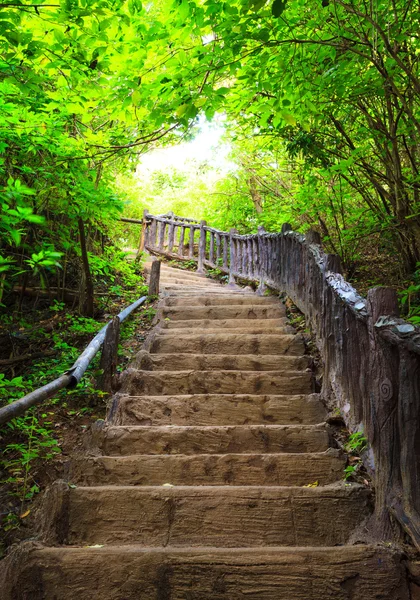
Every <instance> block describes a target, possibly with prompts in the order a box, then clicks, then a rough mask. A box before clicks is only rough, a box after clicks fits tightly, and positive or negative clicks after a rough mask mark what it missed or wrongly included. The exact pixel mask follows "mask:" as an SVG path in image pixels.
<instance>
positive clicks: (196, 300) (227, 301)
mask: <svg viewBox="0 0 420 600" xmlns="http://www.w3.org/2000/svg"><path fill="white" fill-rule="evenodd" d="M163 302H164V304H165V306H168V307H184V306H187V305H188V306H230V305H234V306H249V305H251V306H259V305H261V306H274V307H276V306H280V307H282V308H284V307H283V304H281V302H280V300H279V299H278V297H275V296H257V295H256V294H252V293H251V294H247V295H241V294H240V293H239V292H235V293H234V294H232V292H230V293H229V294H226V295H225V296H223V298H220V296H214V295H210V294H206V295H205V296H204V295H202V296H195V297H192V298H185V297H178V296H172V297H169V298H164V299H163Z"/></svg>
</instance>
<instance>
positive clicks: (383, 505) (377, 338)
mask: <svg viewBox="0 0 420 600" xmlns="http://www.w3.org/2000/svg"><path fill="white" fill-rule="evenodd" d="M146 219H147V227H148V229H150V232H151V233H150V234H149V235H147V234H146V240H147V242H146V248H147V249H148V250H149V251H151V252H152V253H156V254H163V255H165V256H168V255H169V256H171V257H176V258H178V259H180V260H194V261H196V262H197V263H198V265H199V268H200V270H201V271H202V272H204V267H205V266H208V267H211V268H216V267H217V268H218V269H219V270H221V271H222V272H224V273H227V274H229V284H230V285H235V281H236V280H237V279H240V280H245V281H246V280H248V281H253V282H255V283H258V293H260V294H263V293H264V291H265V289H266V287H267V286H268V287H270V288H272V289H275V290H278V291H279V292H283V293H286V294H287V295H288V296H289V297H290V298H291V299H292V300H293V302H294V303H295V304H296V305H297V306H298V307H299V308H300V310H301V311H302V312H303V313H304V314H305V316H306V319H307V322H308V324H309V326H310V327H311V330H312V332H313V334H314V336H315V338H316V341H317V345H318V348H319V351H320V353H321V356H322V359H323V364H324V377H323V385H322V395H323V396H324V398H326V399H328V400H330V401H331V400H332V401H333V402H334V403H335V404H336V405H337V406H338V407H339V408H340V410H341V412H342V414H343V416H344V418H345V421H346V423H347V425H348V426H349V428H350V429H351V430H353V431H356V430H360V429H361V428H363V430H364V431H365V432H366V435H367V437H368V439H369V442H370V446H371V448H372V454H373V456H372V459H373V460H372V469H373V472H374V477H375V482H376V492H377V502H376V516H377V523H378V527H379V528H380V529H381V530H382V533H383V536H384V537H389V536H390V535H391V532H392V523H391V515H392V516H393V518H395V519H397V521H398V522H399V523H400V525H401V526H402V527H403V528H404V529H405V531H406V532H408V533H409V534H410V536H411V537H412V539H413V541H414V542H415V543H416V545H417V546H418V547H419V548H420V516H419V515H420V402H419V397H420V329H419V328H416V327H414V326H413V325H411V324H409V323H406V322H404V321H403V320H402V319H400V318H399V315H398V307H397V303H396V296H395V292H394V291H392V290H390V289H388V288H376V289H374V290H371V291H370V292H369V295H368V298H367V299H364V298H362V297H361V296H360V295H359V294H358V293H357V291H356V290H355V289H354V288H353V287H352V286H351V285H350V284H349V283H347V282H346V281H345V279H344V278H343V276H342V274H341V265H340V259H339V257H338V256H336V255H332V254H325V253H324V252H323V250H322V248H321V244H320V241H321V240H320V236H319V234H318V233H317V232H312V231H311V232H308V233H307V234H306V236H303V235H301V234H299V233H296V232H293V231H292V230H291V226H290V225H288V224H287V223H286V224H284V225H283V227H282V230H281V232H280V233H274V234H273V233H267V232H265V230H264V229H263V228H261V227H260V228H259V230H258V233H257V234H256V235H243V236H241V235H238V233H237V232H236V231H235V230H231V231H230V232H229V233H227V232H223V231H218V230H216V229H213V228H211V227H208V226H207V225H206V224H205V223H204V222H201V224H200V225H198V224H195V223H194V222H191V221H188V220H186V219H181V218H179V217H176V216H174V215H171V216H170V217H169V216H168V217H162V216H161V217H153V216H152V215H147V216H146ZM173 223H175V224H179V225H180V224H182V223H184V224H186V223H188V227H189V229H190V242H189V251H188V256H184V253H183V252H182V250H180V249H178V252H177V253H176V252H175V253H174V251H173V250H172V248H165V249H164V248H163V236H162V234H161V236H160V237H159V241H158V245H157V243H156V234H155V233H154V232H155V231H156V230H158V231H162V229H163V228H165V227H166V226H167V225H170V224H173ZM158 224H159V225H158ZM197 230H199V231H200V243H199V244H198V245H194V239H193V238H194V233H195V232H196V231H197ZM197 237H198V236H197ZM206 237H207V239H209V243H207V242H206ZM220 263H221V264H220Z"/></svg>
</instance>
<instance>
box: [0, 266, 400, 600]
mask: <svg viewBox="0 0 420 600" xmlns="http://www.w3.org/2000/svg"><path fill="white" fill-rule="evenodd" d="M161 290H162V293H161V300H160V303H159V308H158V314H157V319H156V321H157V325H156V327H155V329H154V331H153V332H152V334H151V335H150V336H149V337H148V339H147V341H146V343H145V345H144V347H143V349H141V351H140V352H139V354H138V356H137V357H136V360H135V362H134V364H133V365H132V366H131V367H130V368H129V369H128V370H127V371H126V373H125V374H124V377H123V385H122V389H121V391H120V392H119V393H118V394H117V395H116V396H115V397H114V399H113V403H112V408H111V410H110V415H109V417H108V420H107V422H106V423H105V424H103V425H102V426H100V425H98V426H97V427H96V428H95V431H94V435H93V442H94V446H95V447H96V451H95V452H91V454H90V455H86V456H85V457H84V458H83V459H81V460H74V461H73V464H72V481H73V482H75V483H76V484H77V486H76V487H68V486H67V485H64V484H57V485H56V486H53V488H52V489H51V491H50V492H49V494H47V497H46V499H45V508H44V510H45V512H46V513H48V515H49V521H48V526H47V528H46V531H47V532H48V535H49V537H48V540H49V545H46V546H44V547H40V548H37V549H31V550H30V551H28V553H27V555H26V558H25V560H24V565H23V567H21V568H20V571H19V576H18V577H16V576H15V575H14V576H13V577H11V578H9V580H8V584H7V585H8V586H9V588H8V589H9V591H10V590H11V591H10V596H9V597H10V598H13V600H15V599H19V600H20V599H29V598H30V599H31V600H40V599H51V600H52V599H57V600H67V599H68V600H70V599H72V600H73V599H75V598H77V600H93V599H94V600H96V599H98V600H99V599H101V600H108V599H112V600H131V599H133V600H134V599H136V600H245V599H246V600H254V599H255V600H257V599H258V600H321V599H322V600H380V599H383V600H385V599H386V600H407V599H408V595H407V590H406V583H405V572H404V569H403V567H402V564H401V560H400V556H399V555H398V554H396V553H394V552H393V551H392V550H390V549H387V548H383V547H379V546H374V545H362V544H359V545H351V544H350V543H349V542H350V538H351V537H353V538H354V537H355V535H356V534H355V532H356V531H357V529H358V528H361V527H362V526H363V522H364V520H365V519H366V518H367V517H368V516H369V514H370V511H371V501H372V500H371V498H370V494H369V491H368V490H367V489H366V488H364V487H362V486H360V485H357V484H352V485H346V484H344V482H343V469H344V467H345V457H344V456H343V455H341V454H340V452H339V451H338V450H336V449H334V448H332V447H331V440H330V437H329V432H328V428H327V426H326V424H325V416H326V413H325V409H324V407H323V405H322V404H321V402H320V400H319V397H318V395H317V394H315V393H313V380H312V374H311V371H310V369H309V358H308V357H307V356H305V348H304V344H303V341H302V338H301V336H300V335H298V334H296V333H295V331H294V330H293V329H292V328H291V327H290V325H289V324H288V321H287V317H286V313H285V309H284V307H283V305H282V304H281V303H280V301H279V300H278V299H276V298H274V297H259V296H257V295H256V294H254V293H253V292H251V291H247V290H246V291H245V290H241V289H237V290H231V289H229V288H227V287H223V286H222V285H220V284H218V283H216V282H214V281H210V280H208V279H206V278H205V277H203V276H200V275H198V274H196V273H192V272H186V271H182V270H179V269H174V268H171V267H168V266H166V265H165V264H162V272H161ZM315 482H317V484H315ZM308 486H309V487H308ZM356 539H357V536H356ZM15 571H16V570H15ZM7 585H6V588H7Z"/></svg>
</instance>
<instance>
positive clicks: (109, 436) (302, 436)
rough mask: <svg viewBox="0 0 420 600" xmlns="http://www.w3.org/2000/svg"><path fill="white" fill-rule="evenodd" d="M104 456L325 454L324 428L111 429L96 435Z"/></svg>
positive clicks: (138, 427)
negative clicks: (230, 453)
mask: <svg viewBox="0 0 420 600" xmlns="http://www.w3.org/2000/svg"><path fill="white" fill-rule="evenodd" d="M97 435H98V438H99V439H98V440H97V441H98V444H99V447H100V449H101V450H102V452H103V453H104V454H107V455H120V456H121V455H127V454H200V453H203V454H213V453H214V454H227V453H228V452H235V453H240V452H247V453H248V452H268V453H274V452H289V453H290V452H324V451H325V450H327V448H328V442H329V436H328V433H327V430H326V428H325V425H323V424H321V425H236V426H235V425H223V426H220V425H219V426H215V425H213V426H178V425H157V426H149V427H148V426H144V425H143V426H121V425H120V426H111V427H105V428H104V429H103V430H100V431H99V432H98V433H97Z"/></svg>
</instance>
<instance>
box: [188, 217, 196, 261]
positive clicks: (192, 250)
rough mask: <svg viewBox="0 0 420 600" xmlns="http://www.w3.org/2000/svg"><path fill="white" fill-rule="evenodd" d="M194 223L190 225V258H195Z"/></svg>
mask: <svg viewBox="0 0 420 600" xmlns="http://www.w3.org/2000/svg"><path fill="white" fill-rule="evenodd" d="M194 233H195V231H194V225H190V240H189V242H188V245H189V248H188V256H189V258H194Z"/></svg>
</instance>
